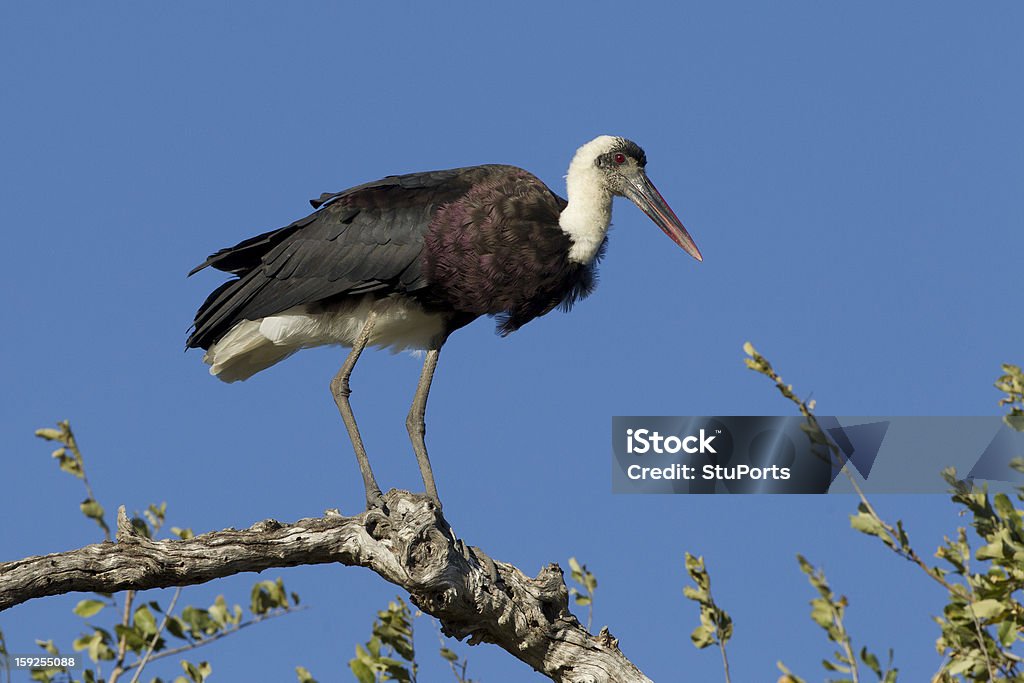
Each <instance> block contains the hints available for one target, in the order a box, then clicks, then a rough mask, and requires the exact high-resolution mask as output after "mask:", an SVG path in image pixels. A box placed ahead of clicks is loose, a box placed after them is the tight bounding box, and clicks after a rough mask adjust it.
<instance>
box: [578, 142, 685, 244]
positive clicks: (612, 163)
mask: <svg viewBox="0 0 1024 683" xmlns="http://www.w3.org/2000/svg"><path fill="white" fill-rule="evenodd" d="M646 166H647V155H646V154H645V153H644V150H643V149H641V148H640V145H638V144H636V143H635V142H632V141H631V140H627V139H626V138H618V137H612V136H610V135H602V136H600V137H597V138H594V139H593V140H591V141H590V142H588V143H587V144H585V145H583V146H582V147H580V148H579V149H578V150H576V156H574V157H573V160H572V163H571V164H570V165H569V174H568V176H567V177H566V181H567V183H568V185H569V192H570V194H572V193H573V190H574V186H575V189H576V191H577V193H579V194H586V193H604V194H605V196H613V195H617V196H619V197H626V198H627V199H629V200H630V201H631V202H633V203H634V204H636V205H637V206H638V207H640V210H641V211H643V212H644V213H646V214H647V215H648V216H649V217H650V219H651V220H652V221H654V222H655V224H656V225H657V226H658V227H659V228H661V229H662V230H663V231H664V232H665V234H666V235H668V236H669V238H671V240H672V241H673V242H675V243H676V244H678V245H679V246H680V247H682V248H683V249H684V250H685V251H686V253H688V254H689V255H690V256H692V257H694V258H695V259H697V260H698V261H703V260H704V259H703V257H702V256H701V255H700V250H699V249H697V245H696V244H695V243H694V241H693V238H692V237H690V233H688V232H687V231H686V228H684V227H683V223H682V221H680V220H679V218H678V217H677V216H676V214H675V213H674V212H673V211H672V209H671V208H669V205H668V204H667V203H666V202H665V199H664V198H663V197H662V196H661V193H660V192H658V189H657V188H656V187H654V183H652V182H651V180H650V178H648V177H647V171H646ZM570 200H571V197H570Z"/></svg>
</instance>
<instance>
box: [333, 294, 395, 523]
mask: <svg viewBox="0 0 1024 683" xmlns="http://www.w3.org/2000/svg"><path fill="white" fill-rule="evenodd" d="M375 318H376V315H375V314H374V313H373V312H372V311H371V312H370V315H368V316H367V318H366V323H365V324H364V325H363V329H362V330H360V332H359V336H358V337H356V340H355V342H354V343H353V344H352V351H351V352H350V353H349V354H348V358H346V359H345V363H344V364H343V365H342V366H341V370H339V371H338V374H337V375H335V376H334V379H333V380H331V395H333V396H334V402H335V404H337V406H338V412H340V413H341V419H342V420H344V422H345V429H347V430H348V438H350V439H352V449H353V450H354V451H355V452H356V460H358V461H359V471H360V472H361V473H362V475H363V487H364V488H365V489H366V505H367V507H368V508H369V507H381V506H383V496H381V493H380V487H379V486H377V480H376V479H374V478H373V470H371V469H370V460H369V458H367V457H366V448H364V447H363V438H362V437H361V436H359V427H358V426H357V425H356V416H355V415H354V414H353V413H352V406H351V405H349V402H348V397H349V396H350V395H351V394H352V390H351V389H350V388H349V386H348V378H349V377H350V376H351V375H352V369H353V368H354V367H355V366H356V361H358V360H359V354H361V353H362V352H363V349H364V348H366V343H367V342H368V341H370V335H371V334H372V333H373V324H374V321H375Z"/></svg>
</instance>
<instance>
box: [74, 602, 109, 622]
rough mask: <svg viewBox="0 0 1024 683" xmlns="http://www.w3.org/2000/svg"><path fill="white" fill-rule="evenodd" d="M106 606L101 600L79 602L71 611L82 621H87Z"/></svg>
mask: <svg viewBox="0 0 1024 683" xmlns="http://www.w3.org/2000/svg"><path fill="white" fill-rule="evenodd" d="M106 606H107V605H106V603H105V602H103V601H101V600H79V601H78V604H77V605H75V608H74V609H73V610H71V611H72V612H74V613H75V614H77V615H78V616H80V617H82V618H83V619H88V618H89V617H91V616H93V615H94V614H96V613H98V612H99V611H100V610H101V609H103V608H104V607H106Z"/></svg>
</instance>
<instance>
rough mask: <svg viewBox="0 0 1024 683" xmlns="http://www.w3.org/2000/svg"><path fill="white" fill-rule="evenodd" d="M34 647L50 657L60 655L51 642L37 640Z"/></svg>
mask: <svg viewBox="0 0 1024 683" xmlns="http://www.w3.org/2000/svg"><path fill="white" fill-rule="evenodd" d="M36 645H38V646H39V647H41V648H43V649H44V650H46V651H47V652H49V653H50V654H51V655H59V654H60V651H59V650H58V649H57V646H56V645H54V644H53V641H52V640H37V641H36Z"/></svg>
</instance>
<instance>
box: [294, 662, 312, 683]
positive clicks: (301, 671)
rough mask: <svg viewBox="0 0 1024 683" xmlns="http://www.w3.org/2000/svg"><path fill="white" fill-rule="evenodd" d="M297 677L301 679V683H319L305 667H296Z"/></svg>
mask: <svg viewBox="0 0 1024 683" xmlns="http://www.w3.org/2000/svg"><path fill="white" fill-rule="evenodd" d="M295 675H296V676H298V677H299V683H317V681H316V679H315V678H313V674H311V673H309V669H307V668H306V667H304V666H297V667H295Z"/></svg>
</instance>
